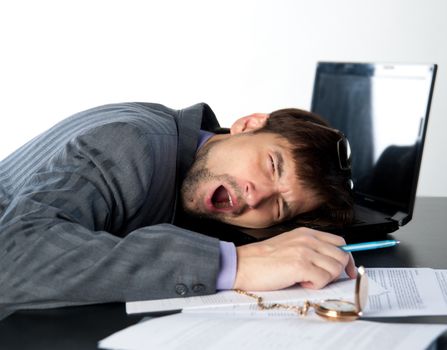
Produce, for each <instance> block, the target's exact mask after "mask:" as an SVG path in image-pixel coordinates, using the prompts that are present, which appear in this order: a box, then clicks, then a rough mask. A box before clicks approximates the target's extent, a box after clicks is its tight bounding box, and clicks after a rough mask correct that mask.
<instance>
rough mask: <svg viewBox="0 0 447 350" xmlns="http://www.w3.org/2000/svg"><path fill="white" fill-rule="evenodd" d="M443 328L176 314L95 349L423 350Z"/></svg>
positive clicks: (129, 330) (130, 330) (135, 328)
mask: <svg viewBox="0 0 447 350" xmlns="http://www.w3.org/2000/svg"><path fill="white" fill-rule="evenodd" d="M445 330H447V325H417V324H404V325H401V324H391V323H376V322H367V321H355V322H340V323H337V322H328V321H323V320H319V319H316V318H306V319H303V318H299V317H288V318H280V319H278V318H248V319H247V318H234V317H226V316H222V315H221V316H219V317H216V316H215V315H198V314H176V315H172V316H166V317H160V318H155V319H151V320H149V321H145V322H141V323H139V324H137V325H135V326H131V327H129V328H127V329H125V330H123V331H120V332H118V333H115V334H113V335H111V336H110V337H108V338H106V339H104V340H102V341H101V342H100V343H99V347H100V348H104V349H120V350H140V349H141V350H143V349H166V350H169V349H185V350H188V349H201V350H206V349H215V350H228V349H231V350H237V349H256V350H264V349H266V350H267V349H268V350H275V349H281V350H282V349H319V350H325V349H328V350H329V349H331V350H332V349H344V350H359V349H363V350H368V349H371V350H376V349H394V350H407V349H425V348H426V347H428V346H429V345H430V343H432V341H433V340H435V339H436V338H437V337H438V336H439V335H440V334H441V333H442V332H443V331H445Z"/></svg>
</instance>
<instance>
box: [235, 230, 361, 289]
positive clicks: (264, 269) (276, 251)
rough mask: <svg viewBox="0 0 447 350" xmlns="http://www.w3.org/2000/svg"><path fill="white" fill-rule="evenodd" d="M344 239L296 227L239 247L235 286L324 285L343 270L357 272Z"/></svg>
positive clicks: (283, 286)
mask: <svg viewBox="0 0 447 350" xmlns="http://www.w3.org/2000/svg"><path fill="white" fill-rule="evenodd" d="M344 244H346V242H345V240H344V239H343V238H342V237H340V236H336V235H333V234H330V233H326V232H321V231H316V230H312V229H309V228H304V227H301V228H297V229H295V230H292V231H289V232H286V233H283V234H280V235H278V236H276V237H273V238H270V239H268V240H265V241H262V242H257V243H252V244H247V245H244V246H240V247H237V260H238V266H237V272H236V280H235V283H234V288H235V289H236V288H237V289H244V290H277V289H282V288H286V287H289V286H291V285H294V284H295V283H300V284H301V285H302V286H303V287H306V288H313V289H318V288H323V287H324V286H325V285H327V284H328V283H330V282H332V281H333V280H335V279H337V278H338V277H339V276H340V274H341V273H342V272H343V270H345V271H346V273H347V274H348V276H349V277H351V278H354V277H355V276H356V274H357V272H356V269H355V265H354V259H353V258H352V255H351V254H350V253H346V252H344V251H343V250H341V249H340V248H338V247H339V246H342V245H344Z"/></svg>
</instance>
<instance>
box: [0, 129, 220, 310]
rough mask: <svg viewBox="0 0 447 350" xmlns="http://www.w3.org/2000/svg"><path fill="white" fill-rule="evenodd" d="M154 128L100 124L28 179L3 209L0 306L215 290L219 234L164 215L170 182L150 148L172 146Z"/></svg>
mask: <svg viewBox="0 0 447 350" xmlns="http://www.w3.org/2000/svg"><path fill="white" fill-rule="evenodd" d="M148 136H149V135H143V133H142V132H141V131H140V130H139V129H138V128H136V127H133V126H129V125H119V124H113V125H109V126H105V127H101V128H98V129H97V130H95V131H93V132H91V133H89V134H88V135H83V136H80V137H77V138H76V139H74V140H72V141H70V142H69V143H67V145H66V146H65V147H64V148H63V149H62V150H60V152H58V153H57V154H56V155H55V156H54V157H53V158H52V159H51V161H49V162H48V163H47V164H46V165H45V166H44V167H43V168H42V169H40V170H39V171H38V172H37V173H35V174H34V175H33V176H32V177H31V178H30V179H29V180H28V182H27V184H26V186H24V187H23V189H22V190H21V192H20V194H19V195H17V196H15V198H14V199H13V200H12V202H11V203H10V205H9V206H8V208H7V210H6V212H5V214H4V215H3V216H2V218H1V219H0V265H1V273H0V307H1V309H2V311H3V312H5V311H6V312H7V311H8V310H9V311H11V310H16V309H23V308H45V307H59V306H66V305H77V304H88V303H102V302H113V301H132V300H142V299H157V298H169V297H179V296H193V295H202V294H210V293H214V292H215V287H216V279H217V274H218V271H219V241H218V240H217V239H215V238H211V237H207V236H205V235H200V234H198V233H195V232H192V231H188V230H185V229H182V228H179V227H176V226H173V225H170V224H168V223H166V222H169V220H168V218H169V217H170V216H171V215H172V207H170V203H171V202H172V201H171V200H170V199H169V198H165V197H164V193H163V192H165V191H162V192H160V191H161V190H162V189H163V188H162V187H163V186H164V185H163V183H164V182H166V181H167V182H168V183H167V184H165V186H168V187H169V186H171V185H172V184H170V183H169V181H170V180H169V176H165V177H164V176H163V171H165V170H166V169H165V168H163V163H164V162H163V161H161V162H158V161H157V160H154V156H153V154H154V152H153V150H151V148H152V147H154V144H157V145H158V146H157V147H162V148H163V147H165V146H163V141H160V137H158V138H157V137H156V136H153V137H152V139H154V138H155V139H156V140H155V141H156V142H154V141H151V137H148ZM161 139H163V140H164V139H169V135H163V138H161ZM124 140H131V141H124ZM160 144H161V146H160ZM166 147H167V146H166ZM142 157H143V158H142ZM164 157H165V159H164V160H166V161H167V160H168V159H166V157H169V152H168V153H166V154H165V155H164ZM162 158H163V157H162ZM165 163H166V162H165ZM158 166H159V167H160V169H154V167H158ZM155 170H156V171H155ZM160 172H161V174H159V173H160ZM156 174H158V175H156ZM160 178H161V180H160ZM168 187H167V188H168ZM171 191H175V190H174V189H171ZM168 197H169V196H168ZM129 223H130V224H129Z"/></svg>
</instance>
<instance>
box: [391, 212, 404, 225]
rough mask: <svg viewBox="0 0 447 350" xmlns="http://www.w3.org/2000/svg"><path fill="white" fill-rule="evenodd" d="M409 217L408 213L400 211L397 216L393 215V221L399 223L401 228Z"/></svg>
mask: <svg viewBox="0 0 447 350" xmlns="http://www.w3.org/2000/svg"><path fill="white" fill-rule="evenodd" d="M407 216H408V214H407V213H404V212H401V211H398V212H397V213H396V214H394V215H393V217H392V218H391V219H393V220H394V221H397V223H398V224H399V226H402V225H403V222H404V220H405V218H406V217H407Z"/></svg>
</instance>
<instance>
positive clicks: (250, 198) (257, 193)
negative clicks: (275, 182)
mask: <svg viewBox="0 0 447 350" xmlns="http://www.w3.org/2000/svg"><path fill="white" fill-rule="evenodd" d="M274 194H275V189H274V188H273V186H272V184H267V183H262V182H257V183H255V182H252V181H247V182H246V183H245V186H244V198H245V202H246V203H247V205H248V206H249V207H250V208H253V209H254V208H257V207H259V206H260V205H262V204H263V203H264V202H267V201H268V200H269V199H271V198H273V196H274Z"/></svg>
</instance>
